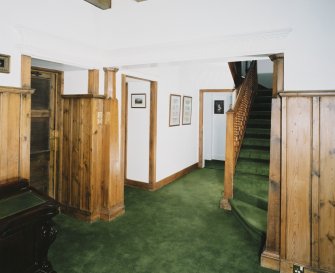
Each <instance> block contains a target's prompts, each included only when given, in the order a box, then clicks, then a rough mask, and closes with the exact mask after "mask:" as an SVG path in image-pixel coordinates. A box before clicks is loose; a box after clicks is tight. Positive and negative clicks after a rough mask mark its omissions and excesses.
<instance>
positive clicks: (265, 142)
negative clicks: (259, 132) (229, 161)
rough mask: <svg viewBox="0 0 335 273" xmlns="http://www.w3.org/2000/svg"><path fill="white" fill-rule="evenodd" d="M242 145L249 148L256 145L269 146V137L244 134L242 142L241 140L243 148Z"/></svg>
mask: <svg viewBox="0 0 335 273" xmlns="http://www.w3.org/2000/svg"><path fill="white" fill-rule="evenodd" d="M243 146H249V148H251V147H252V146H255V148H256V147H266V148H268V147H270V139H264V138H258V137H256V138H254V137H249V136H246V137H244V139H243V142H242V149H243Z"/></svg>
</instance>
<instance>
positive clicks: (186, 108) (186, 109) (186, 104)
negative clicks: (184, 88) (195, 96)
mask: <svg viewBox="0 0 335 273" xmlns="http://www.w3.org/2000/svg"><path fill="white" fill-rule="evenodd" d="M191 117H192V97H188V96H184V97H183V125H190V124H191Z"/></svg>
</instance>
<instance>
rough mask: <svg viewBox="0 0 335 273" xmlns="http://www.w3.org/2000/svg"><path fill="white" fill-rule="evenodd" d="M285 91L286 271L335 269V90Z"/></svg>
mask: <svg viewBox="0 0 335 273" xmlns="http://www.w3.org/2000/svg"><path fill="white" fill-rule="evenodd" d="M323 93H324V92H320V93H319V96H317V94H318V92H316V91H314V92H313V93H308V92H306V93H304V92H301V93H300V94H299V95H298V96H293V95H292V94H285V93H283V94H281V95H282V96H283V108H282V113H283V115H282V118H283V121H282V140H283V142H282V188H281V197H282V198H281V254H280V256H281V257H280V258H281V263H280V269H281V272H292V265H293V264H299V265H302V266H304V267H306V270H305V272H334V271H335V224H334V223H335V198H334V196H335V187H334V184H335V168H334V166H335V129H334V128H335V127H334V126H333V123H334V122H333V117H334V114H335V92H326V95H325V96H323V95H322V94H323Z"/></svg>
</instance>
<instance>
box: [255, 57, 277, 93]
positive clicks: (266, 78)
mask: <svg viewBox="0 0 335 273" xmlns="http://www.w3.org/2000/svg"><path fill="white" fill-rule="evenodd" d="M257 72H258V83H259V84H261V85H263V86H265V87H267V88H272V79H273V62H272V61H271V60H270V59H268V60H259V61H257Z"/></svg>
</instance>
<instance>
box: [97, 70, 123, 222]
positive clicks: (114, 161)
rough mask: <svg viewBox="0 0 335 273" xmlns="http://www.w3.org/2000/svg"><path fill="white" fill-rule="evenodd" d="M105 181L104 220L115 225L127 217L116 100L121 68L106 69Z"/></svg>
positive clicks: (103, 196) (102, 198)
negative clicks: (118, 76)
mask: <svg viewBox="0 0 335 273" xmlns="http://www.w3.org/2000/svg"><path fill="white" fill-rule="evenodd" d="M104 71H105V92H104V95H105V100H104V114H103V139H102V147H103V149H102V153H103V154H102V157H103V179H102V187H101V214H100V218H101V219H102V220H105V221H111V220H113V219H114V218H115V217H117V216H119V215H121V214H123V213H124V194H123V188H124V185H123V180H122V179H121V169H120V149H119V145H120V142H119V116H118V115H119V111H118V100H117V98H116V73H117V71H118V69H117V68H104Z"/></svg>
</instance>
